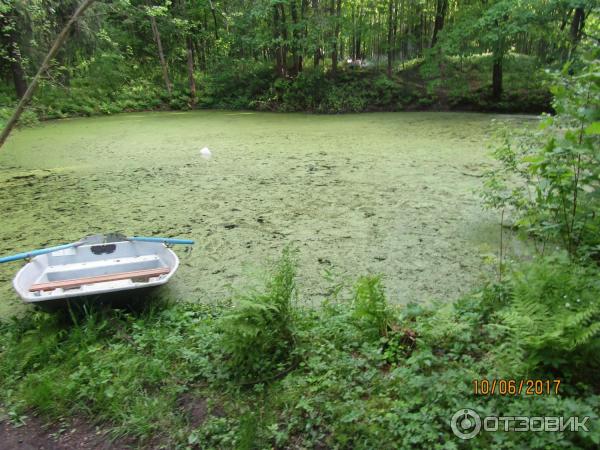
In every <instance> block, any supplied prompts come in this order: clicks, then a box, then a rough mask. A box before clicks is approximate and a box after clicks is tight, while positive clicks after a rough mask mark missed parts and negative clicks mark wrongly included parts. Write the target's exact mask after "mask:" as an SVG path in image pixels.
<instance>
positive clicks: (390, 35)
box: [387, 0, 394, 78]
mask: <svg viewBox="0 0 600 450" xmlns="http://www.w3.org/2000/svg"><path fill="white" fill-rule="evenodd" d="M393 12H394V7H393V0H388V34H387V76H388V78H392V64H393V59H394V49H393V48H392V38H393V36H394V30H393V28H392V27H393V23H394V22H393Z"/></svg>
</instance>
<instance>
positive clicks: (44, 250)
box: [0, 242, 81, 264]
mask: <svg viewBox="0 0 600 450" xmlns="http://www.w3.org/2000/svg"><path fill="white" fill-rule="evenodd" d="M80 244H81V242H73V243H71V244H63V245H57V246H56V247H48V248H41V249H39V250H31V251H29V252H23V253H17V254H16V255H11V256H5V257H3V258H0V264H1V263H7V262H11V261H18V260H19V259H27V258H33V257H34V256H38V255H45V254H46V253H52V252H57V251H59V250H65V249H67V248H72V247H77V246H78V245H80Z"/></svg>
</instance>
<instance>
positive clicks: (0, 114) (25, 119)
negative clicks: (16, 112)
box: [0, 107, 39, 129]
mask: <svg viewBox="0 0 600 450" xmlns="http://www.w3.org/2000/svg"><path fill="white" fill-rule="evenodd" d="M12 114H13V108H3V107H0V129H2V128H3V127H4V124H5V123H6V122H8V119H10V117H11V116H12ZM38 123H39V120H38V118H37V115H36V114H35V113H34V112H33V111H31V110H29V109H26V110H25V111H23V114H21V117H19V122H18V123H17V126H18V127H31V126H34V125H37V124H38Z"/></svg>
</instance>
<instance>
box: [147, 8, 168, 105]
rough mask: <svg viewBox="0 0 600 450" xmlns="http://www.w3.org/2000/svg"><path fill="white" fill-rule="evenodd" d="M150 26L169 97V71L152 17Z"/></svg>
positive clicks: (154, 20)
mask: <svg viewBox="0 0 600 450" xmlns="http://www.w3.org/2000/svg"><path fill="white" fill-rule="evenodd" d="M150 25H151V26H152V34H153V35H154V40H155V41H156V46H157V47H158V59H159V60H160V66H161V67H162V73H163V78H164V80H165V86H166V87H167V92H168V93H169V97H171V95H172V89H171V80H170V79H169V70H168V69H167V62H166V61H165V54H164V52H163V47H162V41H161V40H160V32H159V31H158V26H157V25H156V18H155V17H154V16H150Z"/></svg>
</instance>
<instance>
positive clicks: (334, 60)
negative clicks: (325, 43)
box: [331, 0, 342, 75]
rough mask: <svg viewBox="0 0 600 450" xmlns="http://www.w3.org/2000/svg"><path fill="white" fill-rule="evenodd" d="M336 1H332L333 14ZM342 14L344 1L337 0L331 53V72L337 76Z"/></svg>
mask: <svg viewBox="0 0 600 450" xmlns="http://www.w3.org/2000/svg"><path fill="white" fill-rule="evenodd" d="M334 1H335V0H331V12H332V13H333V11H334V9H333V5H334V3H333V2H334ZM341 14H342V0H337V2H336V5H335V29H334V32H333V33H334V34H333V49H332V51H331V72H332V73H333V74H334V75H335V74H336V73H337V66H338V39H339V35H340V16H341Z"/></svg>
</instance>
